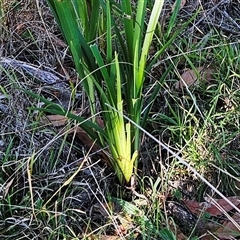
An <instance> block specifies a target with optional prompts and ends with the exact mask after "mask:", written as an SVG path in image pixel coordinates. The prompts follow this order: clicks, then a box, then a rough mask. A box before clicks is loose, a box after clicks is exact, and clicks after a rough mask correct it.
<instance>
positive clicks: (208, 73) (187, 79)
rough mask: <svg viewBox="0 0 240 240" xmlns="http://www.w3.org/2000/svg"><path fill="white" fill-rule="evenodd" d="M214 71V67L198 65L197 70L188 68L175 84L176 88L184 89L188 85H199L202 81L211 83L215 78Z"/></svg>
mask: <svg viewBox="0 0 240 240" xmlns="http://www.w3.org/2000/svg"><path fill="white" fill-rule="evenodd" d="M214 72H215V71H214V69H213V68H204V67H198V68H196V69H195V70H192V69H188V70H187V71H185V72H184V73H183V74H182V75H181V77H180V80H179V81H178V82H177V83H176V84H175V89H176V90H182V89H184V88H186V87H191V86H199V85H200V83H201V82H204V83H209V82H210V81H212V80H213V73H214Z"/></svg>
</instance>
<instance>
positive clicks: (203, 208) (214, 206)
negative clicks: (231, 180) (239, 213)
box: [184, 196, 240, 217]
mask: <svg viewBox="0 0 240 240" xmlns="http://www.w3.org/2000/svg"><path fill="white" fill-rule="evenodd" d="M228 200H229V201H230V202H231V203H233V204H234V205H235V206H238V205H240V196H233V197H228ZM184 203H185V204H186V206H187V207H188V208H189V210H190V211H191V212H192V213H194V214H196V215H200V214H201V213H203V212H207V213H209V214H211V216H215V217H216V216H220V215H222V214H224V212H223V211H226V212H229V211H231V210H233V207H232V206H231V205H230V204H229V203H228V202H227V201H225V200H224V199H213V200H211V199H207V201H206V202H201V203H198V202H196V201H192V200H189V201H184ZM218 206H219V207H218ZM221 208H222V209H221Z"/></svg>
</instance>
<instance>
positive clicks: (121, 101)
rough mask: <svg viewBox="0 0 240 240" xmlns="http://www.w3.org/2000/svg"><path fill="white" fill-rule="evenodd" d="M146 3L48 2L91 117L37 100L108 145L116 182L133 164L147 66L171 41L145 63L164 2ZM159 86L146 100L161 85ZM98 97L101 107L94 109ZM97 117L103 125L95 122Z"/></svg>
mask: <svg viewBox="0 0 240 240" xmlns="http://www.w3.org/2000/svg"><path fill="white" fill-rule="evenodd" d="M147 2H148V1H142V0H139V1H137V3H136V4H133V3H132V1H131V0H124V1H120V3H117V1H110V0H107V1H103V0H99V1H96V0H92V1H80V0H72V1H69V0H61V1H58V0H48V4H49V6H50V7H51V9H52V11H53V13H54V16H55V18H56V20H57V22H58V24H59V26H60V28H61V30H62V33H63V35H64V37H65V40H66V41H67V44H68V46H69V48H70V51H71V53H72V56H73V60H74V63H75V67H76V70H77V72H78V74H79V77H80V79H81V83H82V85H83V88H84V90H85V92H86V93H87V96H88V99H89V104H90V109H91V115H92V118H91V120H86V119H84V118H82V117H79V116H76V115H73V114H72V113H70V111H69V110H64V109H62V108H61V107H60V106H58V105H56V104H52V103H50V102H47V101H46V99H42V100H43V101H45V103H47V104H48V108H46V109H44V111H49V112H51V113H55V114H60V115H64V116H67V117H69V118H71V119H74V120H77V121H78V122H79V124H80V125H81V127H82V128H83V129H84V130H85V131H86V132H87V133H88V135H89V136H90V137H91V138H92V139H93V140H94V141H96V143H97V144H99V145H100V146H102V147H106V146H107V147H108V149H109V153H110V154H109V155H110V156H109V161H110V163H111V165H112V167H113V169H114V170H115V172H116V174H117V177H118V179H119V181H120V182H121V183H128V182H129V181H130V178H131V176H132V174H133V171H134V168H135V166H136V165H137V160H138V156H139V145H140V140H141V134H140V130H139V128H138V127H137V126H144V124H145V122H146V119H147V115H148V113H149V110H150V107H151V104H148V105H147V106H149V107H148V108H144V111H143V85H144V80H145V79H146V74H147V70H148V69H150V67H151V65H153V64H154V59H157V56H159V55H160V54H161V53H162V52H163V51H164V49H166V47H167V46H169V45H170V43H171V41H166V44H164V45H163V44H162V46H161V49H160V50H159V51H158V52H157V53H156V54H155V57H153V60H152V61H148V51H149V48H150V46H151V44H152V41H153V36H154V32H155V29H156V27H157V24H158V21H159V16H160V13H161V10H162V7H163V3H164V1H163V0H158V1H155V2H154V3H153V5H152V6H150V8H151V13H150V14H149V11H148V10H149V6H148V5H149V3H147ZM179 3H180V1H178V5H177V6H179ZM177 10H178V7H176V10H175V11H177ZM147 12H148V14H147ZM172 21H174V18H173V20H172ZM168 31H170V29H168ZM170 40H171V39H170ZM172 40H173V39H172ZM158 85H159V86H156V89H155V91H153V95H152V98H151V103H152V102H153V101H154V98H156V95H157V93H158V91H159V89H160V84H158ZM97 101H98V102H99V103H100V108H101V111H99V110H97V108H96V102H97ZM97 115H99V116H100V117H101V118H102V120H103V122H104V127H101V126H99V125H98V123H97V121H96V116H97ZM129 119H130V120H131V121H132V122H134V123H135V124H132V123H131V121H129Z"/></svg>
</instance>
